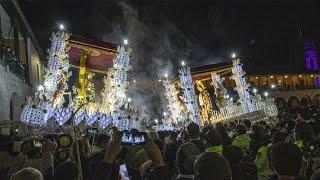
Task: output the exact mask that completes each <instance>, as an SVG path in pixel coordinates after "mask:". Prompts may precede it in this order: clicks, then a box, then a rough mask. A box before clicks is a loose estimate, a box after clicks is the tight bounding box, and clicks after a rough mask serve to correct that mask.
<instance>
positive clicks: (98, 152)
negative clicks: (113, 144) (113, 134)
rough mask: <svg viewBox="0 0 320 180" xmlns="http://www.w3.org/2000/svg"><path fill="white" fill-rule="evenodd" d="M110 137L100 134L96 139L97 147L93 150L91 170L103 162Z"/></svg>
mask: <svg viewBox="0 0 320 180" xmlns="http://www.w3.org/2000/svg"><path fill="white" fill-rule="evenodd" d="M109 140H110V137H109V136H108V135H107V134H99V135H98V136H97V139H96V146H94V147H93V148H92V149H94V150H92V151H93V152H92V155H91V157H90V169H95V168H96V165H97V164H98V163H99V162H100V161H102V159H103V157H104V154H105V153H106V149H107V145H108V143H109Z"/></svg>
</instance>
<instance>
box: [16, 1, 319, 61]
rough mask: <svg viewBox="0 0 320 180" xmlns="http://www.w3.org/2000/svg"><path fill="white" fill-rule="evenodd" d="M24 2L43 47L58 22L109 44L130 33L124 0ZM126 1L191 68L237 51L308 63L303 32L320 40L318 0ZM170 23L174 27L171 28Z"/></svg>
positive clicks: (258, 58) (249, 55)
mask: <svg viewBox="0 0 320 180" xmlns="http://www.w3.org/2000/svg"><path fill="white" fill-rule="evenodd" d="M19 2H20V4H21V6H22V9H23V11H24V13H25V14H26V16H27V18H28V20H29V23H30V24H31V27H32V28H33V30H34V32H35V34H36V36H37V37H38V39H39V41H40V43H41V46H42V47H43V49H46V48H47V47H48V37H49V35H50V32H51V31H53V30H55V29H56V27H57V26H56V24H57V23H58V22H64V23H65V24H66V26H67V29H68V31H70V32H72V33H75V34H81V35H84V36H89V37H93V38H97V39H103V40H106V41H118V40H119V39H121V38H119V37H121V36H125V35H127V33H128V32H127V31H128V27H127V25H128V24H126V23H125V21H126V20H125V17H124V16H125V15H124V14H125V10H124V8H123V6H122V5H121V4H120V3H118V2H120V1H119V0H54V1H47V0H19ZM123 2H126V4H128V5H129V6H130V7H131V8H133V9H134V10H136V12H137V13H138V15H137V16H138V19H139V21H141V22H142V23H144V24H145V25H146V26H148V27H150V28H151V29H152V30H153V31H163V29H165V30H166V31H167V30H169V31H170V29H166V28H172V29H173V30H172V31H173V32H169V36H170V39H169V40H170V41H171V42H170V43H172V44H174V48H177V49H180V50H182V49H184V50H186V51H187V52H188V55H187V57H183V58H188V59H189V60H190V61H191V62H192V65H202V64H209V63H214V62H217V61H219V60H221V59H226V58H227V57H229V56H230V52H231V51H232V50H234V51H236V52H238V54H239V55H240V56H243V57H244V58H247V59H250V61H252V62H259V63H260V62H264V63H267V62H269V63H281V64H286V63H289V62H290V63H291V62H298V61H303V60H302V59H300V58H301V57H297V56H298V54H299V53H302V44H301V41H299V39H301V38H300V33H299V31H300V29H301V32H302V35H303V38H304V39H312V40H315V41H316V42H317V43H318V42H319V41H318V40H319V36H320V33H319V32H320V23H319V22H318V20H319V18H320V10H319V9H320V5H319V4H320V3H317V4H316V2H317V1H312V0H309V1H304V0H290V1H289V0H283V1H279V2H281V3H279V2H278V1H264V0H259V1H258V2H257V1H253V0H252V1H247V0H242V1H241V3H240V2H239V1H232V0H225V1H214V0H211V1H210V0H197V1H194V0H152V1H151V0H128V1H123ZM263 2H268V3H263ZM168 23H170V27H168V26H166V24H168ZM136 31H139V29H136ZM112 32H113V33H112ZM108 34H111V35H109V36H108ZM177 34H178V35H177ZM110 36H118V37H110ZM128 38H129V39H130V37H128ZM151 48H152V47H151ZM300 55H301V54H300ZM178 58H179V57H178ZM298 58H299V59H298Z"/></svg>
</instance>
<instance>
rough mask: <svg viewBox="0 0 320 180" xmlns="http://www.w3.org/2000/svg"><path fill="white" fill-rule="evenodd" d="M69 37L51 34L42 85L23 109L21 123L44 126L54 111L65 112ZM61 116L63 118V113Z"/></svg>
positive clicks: (60, 32)
mask: <svg viewBox="0 0 320 180" xmlns="http://www.w3.org/2000/svg"><path fill="white" fill-rule="evenodd" d="M69 37H70V35H69V33H66V32H63V31H59V32H56V33H52V35H51V38H50V40H51V48H50V50H48V58H49V61H48V65H47V68H46V69H45V75H44V82H43V85H40V86H39V87H38V92H36V94H35V98H34V99H32V98H29V100H28V104H27V105H26V106H25V107H24V108H23V111H22V114H21V121H22V122H26V123H28V124H37V125H45V124H46V122H47V120H48V119H49V118H50V117H51V116H53V115H55V114H57V113H54V110H55V109H57V108H62V109H61V110H60V111H61V112H64V111H65V108H63V107H62V105H63V103H64V102H65V101H66V99H64V93H66V92H67V90H68V84H67V81H68V79H69V77H70V76H71V73H70V72H69V59H68V54H67V52H68V48H67V40H68V39H69ZM68 110H70V109H68ZM70 111H71V110H70ZM62 116H63V117H64V116H65V113H63V115H62ZM62 116H59V118H58V119H57V120H58V121H59V120H60V119H62ZM61 121H63V120H61Z"/></svg>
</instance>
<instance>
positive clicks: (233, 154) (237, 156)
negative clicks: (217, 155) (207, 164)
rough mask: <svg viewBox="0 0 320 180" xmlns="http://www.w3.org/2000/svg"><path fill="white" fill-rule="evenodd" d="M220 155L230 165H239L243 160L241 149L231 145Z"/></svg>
mask: <svg viewBox="0 0 320 180" xmlns="http://www.w3.org/2000/svg"><path fill="white" fill-rule="evenodd" d="M222 155H223V156H224V157H225V158H226V159H227V160H228V161H229V163H230V165H236V164H240V161H241V159H242V158H243V152H242V150H241V148H239V147H237V146H232V145H230V146H227V147H224V148H223V150H222Z"/></svg>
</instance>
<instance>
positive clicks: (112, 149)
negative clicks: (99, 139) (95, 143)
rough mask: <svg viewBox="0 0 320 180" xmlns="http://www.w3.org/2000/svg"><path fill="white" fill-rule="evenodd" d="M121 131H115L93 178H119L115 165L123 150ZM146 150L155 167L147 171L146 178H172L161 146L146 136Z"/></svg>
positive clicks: (164, 179)
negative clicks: (162, 154)
mask: <svg viewBox="0 0 320 180" xmlns="http://www.w3.org/2000/svg"><path fill="white" fill-rule="evenodd" d="M120 141H121V133H120V132H116V133H114V137H113V138H112V141H110V142H109V144H108V148H107V151H106V154H105V156H104V158H103V160H102V162H100V163H99V165H98V166H97V168H96V170H95V173H94V176H93V178H94V179H96V180H100V179H118V176H119V173H118V172H119V170H118V167H117V166H116V165H115V162H116V160H117V155H118V154H119V153H120V151H121V143H120ZM146 141H147V145H146V152H147V154H148V156H149V157H150V159H151V160H152V162H153V165H154V168H153V169H152V170H151V171H149V172H148V173H146V175H145V178H144V179H150V180H153V179H154V180H156V179H157V180H168V179H170V172H169V169H168V168H167V167H166V166H165V165H164V161H163V158H162V156H161V152H160V149H159V147H158V146H157V145H156V144H155V143H154V142H153V141H152V139H149V138H146Z"/></svg>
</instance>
